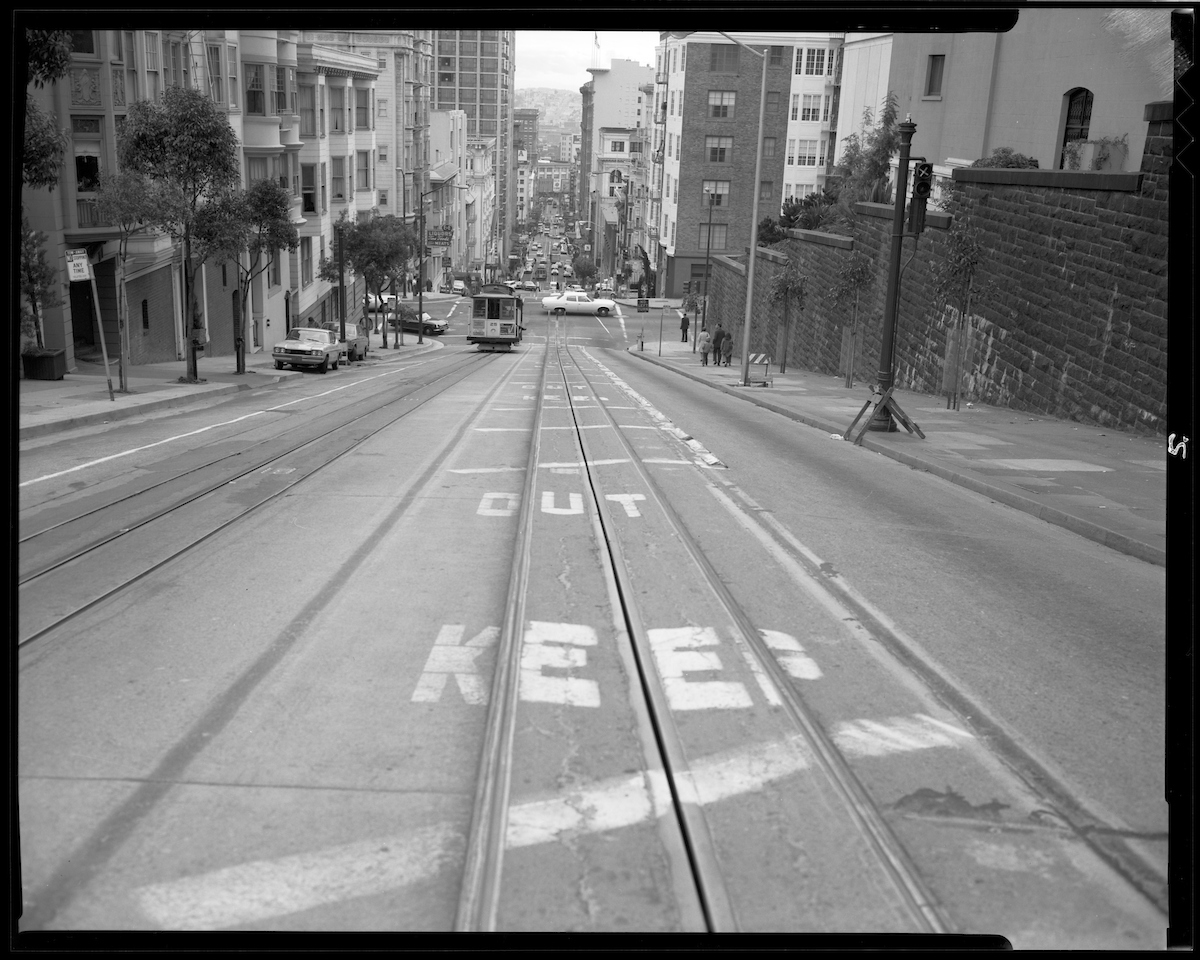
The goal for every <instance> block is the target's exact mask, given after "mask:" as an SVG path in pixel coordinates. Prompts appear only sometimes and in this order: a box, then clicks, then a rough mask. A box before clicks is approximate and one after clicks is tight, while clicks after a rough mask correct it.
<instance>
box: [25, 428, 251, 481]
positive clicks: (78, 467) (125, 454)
mask: <svg viewBox="0 0 1200 960" xmlns="http://www.w3.org/2000/svg"><path fill="white" fill-rule="evenodd" d="M266 412H267V411H266V410H255V411H254V413H248V414H246V415H245V416H243V417H237V418H235V419H233V420H225V421H222V422H221V423H213V424H209V425H208V426H207V427H201V428H200V429H199V430H190V431H188V432H187V433H180V434H176V435H175V436H173V437H166V438H165V439H163V440H155V441H154V443H147V444H145V445H144V446H140V447H133V448H132V449H130V450H122V451H121V452H120V453H110V454H109V455H108V456H107V457H100V458H99V459H98V460H89V461H88V462H87V463H80V464H76V465H75V466H73V467H68V468H67V469H66V470H59V471H58V472H57V473H48V474H46V475H45V476H43V477H35V478H34V479H32V480H26V481H24V482H23V483H19V484H17V486H18V487H28V486H31V485H32V484H35V483H41V482H42V481H43V480H53V479H54V478H55V477H62V476H65V475H66V474H68V473H74V472H75V471H76V470H86V469H87V468H88V467H95V466H98V465H99V464H101V463H107V462H108V461H109V460H118V459H120V458H121V457H128V456H129V455H130V454H134V453H140V452H141V451H143V450H149V449H150V448H151V447H158V446H162V444H164V443H172V442H174V441H175V440H183V439H186V438H187V437H194V436H196V434H198V433H204V432H206V431H208V430H215V429H216V428H217V427H228V426H230V425H231V424H235V423H241V422H242V421H243V420H249V419H250V418H251V417H258V416H262V415H263V414H264V413H266Z"/></svg>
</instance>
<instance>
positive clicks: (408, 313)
mask: <svg viewBox="0 0 1200 960" xmlns="http://www.w3.org/2000/svg"><path fill="white" fill-rule="evenodd" d="M390 322H391V325H392V327H395V326H396V323H395V320H392V321H390ZM400 324H401V327H402V328H403V329H405V330H411V331H412V332H413V333H417V332H418V331H420V332H422V333H430V334H433V333H437V334H442V333H445V332H446V331H447V330H449V329H450V324H449V322H448V321H446V320H442V319H439V318H438V317H431V316H430V315H429V314H427V313H422V314H421V320H420V321H419V322H418V320H417V311H416V310H412V309H410V308H409V307H404V306H402V307H401V308H400Z"/></svg>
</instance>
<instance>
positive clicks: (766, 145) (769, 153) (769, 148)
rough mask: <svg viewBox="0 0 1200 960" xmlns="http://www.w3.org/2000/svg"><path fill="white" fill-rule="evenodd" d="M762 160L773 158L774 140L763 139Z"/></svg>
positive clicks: (770, 138) (769, 138)
mask: <svg viewBox="0 0 1200 960" xmlns="http://www.w3.org/2000/svg"><path fill="white" fill-rule="evenodd" d="M762 155H763V159H766V158H767V157H773V156H775V138H774V137H763V151H762Z"/></svg>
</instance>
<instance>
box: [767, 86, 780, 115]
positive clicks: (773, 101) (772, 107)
mask: <svg viewBox="0 0 1200 960" xmlns="http://www.w3.org/2000/svg"><path fill="white" fill-rule="evenodd" d="M778 112H779V91H778V90H768V91H767V113H778Z"/></svg>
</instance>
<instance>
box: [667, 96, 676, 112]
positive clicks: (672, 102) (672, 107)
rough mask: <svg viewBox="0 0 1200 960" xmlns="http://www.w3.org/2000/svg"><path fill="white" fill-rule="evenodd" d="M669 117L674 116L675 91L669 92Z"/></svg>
mask: <svg viewBox="0 0 1200 960" xmlns="http://www.w3.org/2000/svg"><path fill="white" fill-rule="evenodd" d="M667 112H668V113H669V114H670V115H671V116H675V91H674V90H672V91H671V109H670V110H668V111H667Z"/></svg>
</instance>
